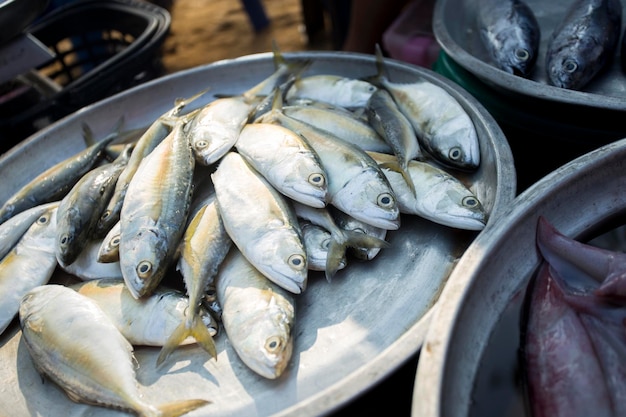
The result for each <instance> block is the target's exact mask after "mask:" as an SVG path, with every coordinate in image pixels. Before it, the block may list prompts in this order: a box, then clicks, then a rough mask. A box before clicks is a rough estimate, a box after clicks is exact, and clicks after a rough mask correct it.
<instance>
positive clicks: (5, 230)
mask: <svg viewBox="0 0 626 417" xmlns="http://www.w3.org/2000/svg"><path fill="white" fill-rule="evenodd" d="M274 57H275V65H276V69H275V72H274V73H272V74H270V75H269V76H268V77H267V78H266V79H265V80H263V81H261V82H260V83H259V84H257V85H255V86H253V87H252V88H250V89H249V90H247V91H244V92H242V93H241V94H239V95H234V96H216V98H215V99H213V100H212V101H210V102H209V103H208V104H206V105H203V106H199V107H197V108H195V109H192V110H188V111H184V110H185V109H186V108H188V107H189V106H190V104H192V103H193V101H194V100H195V99H196V98H197V97H200V96H202V95H204V94H206V93H207V90H203V91H200V92H199V93H198V94H197V95H196V96H194V97H190V98H188V99H179V100H177V101H176V102H175V103H174V105H173V107H172V109H171V110H169V111H168V112H166V113H165V114H163V115H162V116H160V117H159V118H157V119H156V120H155V121H154V122H153V123H152V124H151V125H150V126H149V127H147V128H146V129H145V131H142V132H141V134H140V135H138V137H135V138H133V139H132V140H125V141H121V140H119V139H120V137H121V136H122V135H121V134H120V130H121V126H122V125H120V126H118V127H117V128H116V129H115V130H114V131H113V133H111V134H110V135H108V136H106V137H105V138H102V139H100V140H98V141H96V140H93V138H91V139H92V140H93V143H91V142H89V143H91V144H90V145H89V146H88V147H87V148H86V149H85V150H83V151H81V152H79V153H77V154H76V155H73V156H72V157H70V158H68V159H66V160H64V161H61V162H60V163H58V164H57V165H55V166H53V167H51V168H49V169H47V170H46V171H45V172H43V173H42V174H40V175H38V176H37V177H35V178H34V179H33V180H32V181H31V182H30V183H28V184H27V185H25V186H24V187H23V188H21V189H20V190H18V191H17V192H16V193H15V194H14V195H13V196H12V197H10V198H9V199H8V201H6V202H5V203H4V204H3V205H2V206H0V259H1V260H0V312H1V314H0V320H1V321H0V331H4V330H5V329H6V328H7V327H8V326H9V325H10V323H11V322H12V321H13V319H14V318H15V317H19V322H20V325H21V329H22V336H23V338H24V340H25V343H26V346H27V347H28V350H29V352H30V353H31V356H32V359H33V360H34V362H35V365H36V367H37V368H38V369H39V370H40V371H41V372H42V373H44V374H46V375H48V376H49V377H50V378H51V379H52V380H54V381H55V382H56V383H57V384H59V385H60V386H61V387H62V388H63V389H64V390H65V391H66V392H67V393H68V395H69V396H70V397H71V398H72V399H74V400H76V401H82V402H87V403H93V404H98V405H101V406H105V407H114V408H121V409H124V410H128V411H131V412H135V413H137V414H140V415H152V414H150V413H154V412H155V411H154V410H153V408H154V406H153V405H149V404H144V403H143V402H142V401H141V399H140V396H139V394H138V393H137V389H136V386H135V384H136V381H134V374H133V370H132V367H131V362H132V361H131V357H132V350H133V347H134V346H144V345H148V346H161V347H162V348H161V351H160V354H159V357H158V359H157V365H160V364H162V363H163V362H164V361H166V360H167V358H168V357H169V355H170V353H171V352H172V351H173V350H175V349H176V348H177V347H178V346H180V345H182V344H189V343H198V344H199V345H200V346H201V347H202V348H203V349H204V350H206V351H207V352H208V353H209V355H210V356H211V357H213V358H217V352H216V348H215V344H214V340H213V337H215V336H216V335H218V333H219V330H220V327H222V326H223V328H224V330H225V333H226V336H227V337H228V340H229V342H230V343H231V345H232V346H233V348H234V349H235V351H236V352H237V354H238V356H239V358H240V359H241V360H242V362H243V363H245V364H246V365H247V366H248V367H249V368H250V369H252V370H253V371H254V372H256V373H257V374H259V375H260V376H262V377H265V378H268V379H275V378H278V377H279V376H280V375H281V374H282V373H283V371H284V369H285V368H286V366H287V365H288V363H289V360H290V358H291V354H292V350H293V337H294V335H293V334H292V329H293V326H294V322H295V311H296V301H297V297H298V296H299V294H302V293H304V292H305V291H306V288H307V281H308V279H309V277H310V271H321V272H323V274H324V275H325V277H326V279H327V280H329V281H330V280H332V279H333V278H334V277H335V275H336V274H337V273H338V271H339V270H341V269H343V268H346V267H348V264H349V263H350V262H353V261H355V260H362V261H370V260H372V259H374V258H375V257H376V255H377V254H378V253H379V252H380V251H381V250H385V248H388V247H389V243H388V241H387V240H386V235H387V232H389V231H395V230H398V229H400V227H401V216H402V215H409V216H412V215H415V216H421V217H423V218H425V219H428V220H430V221H433V222H436V223H439V224H441V225H444V226H447V227H453V228H458V229H464V230H473V231H479V230H481V229H482V228H483V227H484V226H485V224H486V222H487V218H488V213H486V211H485V210H484V208H483V206H482V204H481V202H480V201H479V199H478V198H477V197H476V195H474V193H473V192H472V191H471V189H469V188H468V187H467V186H466V185H465V184H464V183H463V182H462V181H461V180H460V179H458V178H457V177H456V176H455V173H456V172H473V171H475V170H476V169H478V167H479V166H480V146H479V138H478V137H477V132H476V129H475V127H474V125H473V122H472V120H471V118H470V116H469V115H468V114H467V113H466V112H465V110H464V109H463V107H462V106H461V105H460V104H459V103H458V102H457V101H456V100H455V99H454V97H453V96H452V95H450V94H449V93H448V92H447V91H446V90H445V89H443V88H441V87H439V86H437V85H434V84H433V83H431V82H428V81H427V80H422V79H418V80H416V81H415V82H413V83H396V82H393V81H392V80H390V79H389V78H387V77H386V76H385V75H384V59H383V56H382V53H380V51H378V55H377V61H376V63H377V72H375V71H374V70H373V75H372V77H370V78H367V79H353V78H347V77H341V76H336V75H332V74H318V75H308V76H307V75H305V71H306V69H307V68H308V67H309V65H310V62H309V61H306V60H293V61H288V60H285V59H284V57H283V56H282V55H281V54H280V52H278V51H275V53H274ZM86 132H87V133H88V131H86ZM87 133H86V137H87V139H89V135H88V134H87ZM58 268H60V269H61V270H63V271H65V272H66V273H68V274H69V275H70V276H72V277H75V278H77V281H78V282H77V283H72V284H67V285H60V284H58V283H55V282H51V278H52V275H53V273H54V271H55V270H57V269H58ZM166 276H168V278H171V277H172V276H175V277H177V278H179V279H180V281H181V283H180V284H181V285H180V286H176V285H174V286H172V285H170V284H171V282H170V281H166V280H164V278H165V277H166ZM177 287H180V288H177ZM102 334H106V335H107V336H106V337H102V336H101V335H102ZM104 339H106V341H105V340H104ZM76 340H80V341H81V342H80V343H79V344H76V343H75V341H76ZM101 343H107V347H106V349H104V350H106V351H107V354H114V355H116V358H119V359H118V360H116V361H115V362H116V366H119V369H118V368H116V369H115V370H111V372H113V373H114V374H115V375H116V378H110V377H109V376H107V375H106V374H104V373H101V372H100V371H99V370H100V369H101V367H102V366H103V365H102V357H101V354H99V353H98V351H99V350H101V347H97V346H95V345H99V344H101ZM119 375H124V377H123V378H122V377H121V376H119ZM206 403H207V401H206V400H201V399H197V400H189V401H183V402H182V403H180V404H179V403H176V404H173V405H172V404H170V405H167V406H164V407H165V408H168V409H170V410H173V411H171V414H167V415H180V414H182V413H185V412H187V411H190V410H192V409H194V408H197V407H200V406H203V405H205V404H206Z"/></svg>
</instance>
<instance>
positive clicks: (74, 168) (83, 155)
mask: <svg viewBox="0 0 626 417" xmlns="http://www.w3.org/2000/svg"><path fill="white" fill-rule="evenodd" d="M113 139H115V136H113V135H109V136H107V137H106V138H104V139H102V140H101V141H100V142H96V143H95V144H94V145H91V146H89V147H88V148H86V149H85V150H83V151H81V152H78V153H77V154H75V155H72V156H71V157H69V158H66V159H64V160H62V161H60V162H58V163H56V164H54V165H53V166H51V167H50V168H48V169H46V170H44V171H43V172H41V173H40V174H39V175H37V176H36V177H35V178H33V179H32V180H31V181H29V182H28V183H27V184H26V185H24V186H22V187H21V188H20V189H19V190H18V191H16V192H15V193H14V194H13V195H12V196H11V197H10V198H9V199H8V200H7V201H6V202H5V203H4V204H3V205H2V206H1V207H0V224H1V223H4V222H5V221H6V220H7V219H9V218H10V217H12V216H14V215H16V214H18V213H20V212H22V211H24V210H26V209H29V208H31V207H35V206H38V205H40V204H44V203H48V202H51V201H56V200H60V199H62V198H63V197H64V196H65V194H66V193H67V192H68V191H69V190H70V189H71V188H72V187H73V186H74V184H76V183H77V182H78V180H79V179H80V178H81V177H82V176H83V175H84V174H85V173H86V172H87V171H89V170H90V169H91V168H93V166H94V165H95V164H96V162H98V161H99V160H100V157H101V155H102V152H103V151H104V149H105V148H106V146H107V145H108V144H109V143H111V142H112V141H113Z"/></svg>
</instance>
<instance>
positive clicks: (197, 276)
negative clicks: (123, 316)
mask: <svg viewBox="0 0 626 417" xmlns="http://www.w3.org/2000/svg"><path fill="white" fill-rule="evenodd" d="M231 246H232V240H231V239H230V236H229V235H228V233H227V232H226V229H225V228H224V225H223V223H222V219H221V217H220V215H219V213H218V210H217V203H216V202H215V194H212V195H211V196H210V197H209V198H207V199H206V200H205V203H204V204H203V205H202V206H201V207H200V208H199V209H198V210H197V212H196V213H195V214H194V216H193V217H192V219H191V221H190V222H189V224H188V225H187V227H186V229H185V233H184V235H183V238H182V241H181V243H180V251H179V252H180V256H179V258H178V262H177V265H176V269H177V270H178V271H179V272H180V274H181V275H182V276H183V280H184V282H185V288H186V290H187V296H188V298H189V309H188V311H187V312H186V314H185V315H186V317H185V319H184V320H183V321H182V322H181V323H180V324H179V326H178V328H177V329H176V330H175V333H173V334H172V338H171V339H170V340H171V341H170V342H169V343H168V344H167V345H166V346H164V347H163V351H162V353H161V355H159V363H160V362H161V361H162V360H164V359H165V358H166V357H167V356H168V355H169V351H170V350H171V349H173V348H174V347H176V346H178V344H179V341H181V340H184V339H185V338H187V337H188V336H189V335H190V334H192V332H193V331H194V329H195V328H196V327H197V326H198V325H199V323H198V322H199V321H201V319H202V316H201V314H200V313H201V312H202V311H204V310H203V309H201V306H202V302H203V298H204V295H205V293H206V291H207V289H208V288H209V285H211V284H212V283H213V281H214V278H215V275H216V274H217V270H218V268H219V266H220V264H221V263H222V261H223V260H224V258H225V257H226V254H227V253H228V251H229V250H230V248H231ZM213 349H215V348H213Z"/></svg>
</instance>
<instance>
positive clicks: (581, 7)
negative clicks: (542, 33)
mask: <svg viewBox="0 0 626 417" xmlns="http://www.w3.org/2000/svg"><path fill="white" fill-rule="evenodd" d="M621 25H622V5H621V2H620V1H619V0H576V1H574V2H572V3H571V5H570V7H569V8H568V9H567V11H566V15H565V17H564V18H563V20H562V21H561V23H560V24H559V25H558V26H557V27H556V28H555V29H554V31H553V33H552V35H551V37H550V40H549V42H548V49H547V51H546V68H547V71H548V81H549V83H550V84H552V85H554V86H556V87H561V88H568V89H572V90H580V89H582V88H583V87H585V86H586V85H587V84H588V83H589V81H591V80H592V79H593V78H594V77H595V76H596V75H597V74H598V73H599V72H600V71H601V70H602V69H603V68H604V67H605V66H606V65H607V64H608V63H609V62H610V61H611V60H612V59H613V56H614V54H615V52H616V49H617V43H618V41H619V37H620V35H621Z"/></svg>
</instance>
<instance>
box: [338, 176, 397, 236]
mask: <svg viewBox="0 0 626 417" xmlns="http://www.w3.org/2000/svg"><path fill="white" fill-rule="evenodd" d="M331 203H332V204H333V206H335V207H336V208H338V209H339V210H341V211H342V212H344V213H346V214H349V215H351V216H352V217H354V218H355V219H357V220H360V221H362V222H364V223H366V224H369V225H372V226H376V227H380V228H382V229H386V230H397V229H398V228H399V227H400V210H399V207H398V202H397V198H396V195H395V194H394V192H393V190H392V188H391V185H390V184H389V181H388V180H387V178H386V177H385V174H383V173H382V171H380V169H373V168H371V167H370V168H368V169H365V170H363V171H361V173H360V174H359V175H355V176H353V177H352V178H350V179H349V180H348V182H347V183H345V184H344V186H343V188H342V189H341V190H340V191H339V192H336V193H334V194H333V195H332V199H331Z"/></svg>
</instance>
